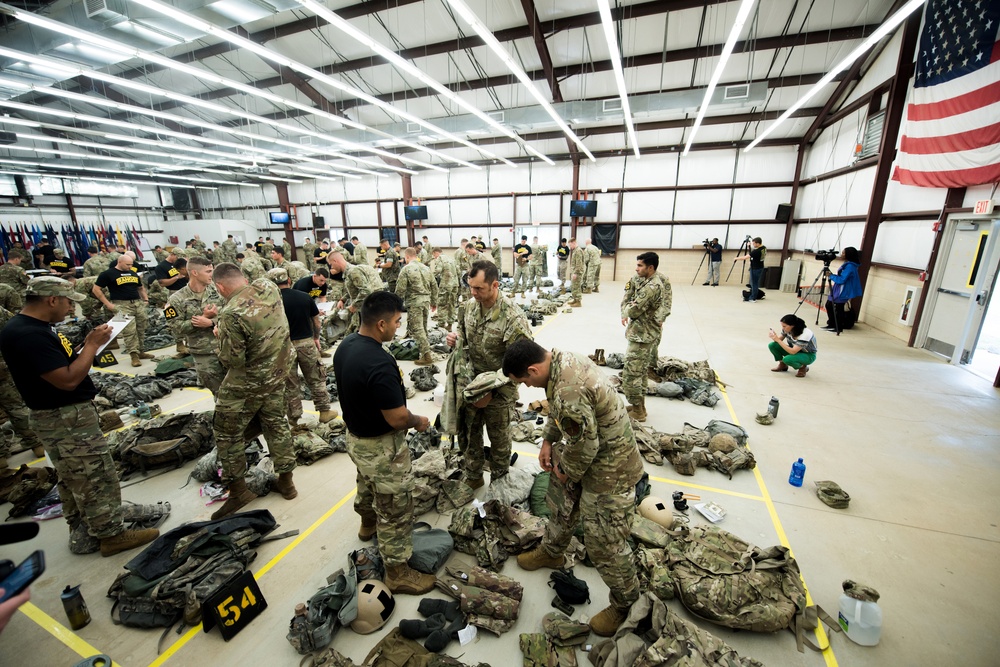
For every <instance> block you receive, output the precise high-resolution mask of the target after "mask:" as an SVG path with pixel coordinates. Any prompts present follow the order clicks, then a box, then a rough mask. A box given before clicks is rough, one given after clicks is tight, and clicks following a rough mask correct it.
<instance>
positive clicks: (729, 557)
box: [668, 526, 840, 651]
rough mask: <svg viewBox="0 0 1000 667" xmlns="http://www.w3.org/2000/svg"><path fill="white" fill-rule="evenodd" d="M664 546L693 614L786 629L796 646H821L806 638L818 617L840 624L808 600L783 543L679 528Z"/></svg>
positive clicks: (734, 624) (737, 625) (748, 626)
mask: <svg viewBox="0 0 1000 667" xmlns="http://www.w3.org/2000/svg"><path fill="white" fill-rule="evenodd" d="M677 533H678V536H679V539H677V540H675V541H674V542H673V543H671V545H670V546H669V547H668V558H669V560H670V569H671V574H672V575H673V578H674V585H675V590H676V593H677V598H678V599H679V600H680V601H681V603H683V605H684V606H685V607H686V608H687V610H688V611H690V612H691V613H692V614H693V615H695V616H697V617H698V618H702V619H704V620H707V621H711V622H712V623H717V624H719V625H723V626H726V627H728V628H734V629H737V630H750V631H753V632H776V631H778V630H784V629H789V630H791V631H792V632H793V633H794V634H795V638H796V645H797V646H798V649H799V651H802V645H803V643H807V644H809V646H810V647H811V648H813V649H815V650H820V649H818V648H817V647H816V646H814V645H813V644H812V642H810V641H809V640H808V639H807V638H806V637H805V631H806V630H810V629H814V628H815V627H816V625H817V622H818V619H822V620H823V622H824V623H827V624H828V625H830V626H831V629H833V630H834V631H836V632H839V630H840V629H839V627H836V626H837V623H836V621H834V620H833V619H832V618H830V617H829V616H828V615H827V614H826V612H824V611H823V610H822V609H820V608H819V607H809V606H807V604H806V592H805V587H804V585H803V583H802V579H801V575H800V574H799V566H798V563H796V562H795V559H794V558H793V557H792V555H791V553H790V552H789V550H788V549H787V548H786V547H783V546H773V547H769V548H767V549H762V548H760V547H756V546H754V545H752V544H750V543H749V542H746V541H744V540H743V539H741V538H739V537H737V536H736V535H733V534H732V533H730V532H727V531H725V530H722V529H719V528H715V527H713V526H705V527H701V526H695V527H691V528H681V529H680V530H678V531H677Z"/></svg>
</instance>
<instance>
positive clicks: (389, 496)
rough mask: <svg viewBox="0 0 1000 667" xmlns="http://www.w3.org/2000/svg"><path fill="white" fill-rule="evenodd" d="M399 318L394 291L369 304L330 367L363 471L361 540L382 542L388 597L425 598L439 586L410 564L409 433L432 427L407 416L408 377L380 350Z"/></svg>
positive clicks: (357, 503) (350, 444) (352, 451)
mask: <svg viewBox="0 0 1000 667" xmlns="http://www.w3.org/2000/svg"><path fill="white" fill-rule="evenodd" d="M402 312H403V301H402V299H400V298H399V297H398V296H396V295H395V294H393V293H391V292H375V293H374V294H372V295H370V296H369V297H368V298H367V299H365V301H364V303H363V304H362V306H361V329H360V330H359V331H358V332H357V333H352V334H351V335H349V336H348V337H347V338H345V339H344V341H343V342H342V343H341V344H340V345H339V346H338V347H337V352H336V353H335V354H334V355H333V368H334V373H335V374H336V376H337V391H338V393H339V394H340V406H341V407H342V408H343V409H344V422H345V423H346V424H347V453H348V454H349V455H350V456H351V460H352V461H354V465H355V466H357V469H358V493H357V495H356V496H355V497H354V511H355V512H357V513H358V515H359V516H360V517H361V529H360V531H359V532H358V538H359V539H361V540H364V541H367V540H370V539H372V538H373V537H375V536H376V534H377V535H378V547H379V552H380V553H381V554H382V560H383V561H384V562H385V585H386V586H387V587H388V588H389V590H390V591H392V592H393V593H409V594H412V595H420V594H422V593H426V592H428V591H430V590H431V589H432V588H434V583H435V581H436V579H435V577H433V576H432V575H429V574H423V573H420V572H417V571H416V570H414V569H412V568H411V567H410V566H409V564H408V563H407V561H409V559H410V556H411V555H412V553H413V541H412V531H413V495H412V491H413V476H412V474H411V469H410V449H409V448H408V447H407V446H406V431H407V430H408V429H411V428H414V429H416V430H417V431H420V432H423V431H426V430H427V429H428V427H430V422H429V421H428V419H427V417H419V416H417V415H415V414H413V413H412V412H410V411H409V409H407V407H406V392H405V390H404V389H403V374H402V372H401V371H400V370H399V365H398V364H397V363H396V360H395V359H394V358H393V357H392V355H391V354H389V353H388V352H387V351H386V350H385V348H384V347H382V345H383V343H388V342H389V341H391V340H392V339H393V336H395V335H396V330H397V329H398V328H399V324H400V322H401V321H402V318H403V316H402Z"/></svg>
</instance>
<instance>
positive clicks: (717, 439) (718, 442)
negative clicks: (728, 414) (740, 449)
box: [708, 433, 737, 454]
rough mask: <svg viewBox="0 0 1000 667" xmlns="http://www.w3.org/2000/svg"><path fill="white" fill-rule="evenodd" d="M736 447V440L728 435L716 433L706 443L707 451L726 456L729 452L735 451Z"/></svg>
mask: <svg viewBox="0 0 1000 667" xmlns="http://www.w3.org/2000/svg"><path fill="white" fill-rule="evenodd" d="M736 447H737V443H736V438H734V437H733V436H731V435H729V434H728V433H716V434H715V435H713V436H712V439H711V440H709V441H708V451H710V452H712V453H713V454H714V453H715V452H722V453H723V454H728V453H729V452H732V451H735V449H736Z"/></svg>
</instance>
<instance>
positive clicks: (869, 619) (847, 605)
mask: <svg viewBox="0 0 1000 667" xmlns="http://www.w3.org/2000/svg"><path fill="white" fill-rule="evenodd" d="M837 621H838V622H839V623H840V627H841V628H842V629H843V630H844V634H846V635H847V636H848V637H850V638H851V640H852V641H854V642H855V643H856V644H861V645H862V646H875V645H876V644H878V640H879V637H880V636H881V635H882V609H881V607H879V606H878V603H877V602H865V601H863V600H856V599H855V598H852V597H851V596H849V595H846V594H845V595H841V596H840V614H839V616H838V618H837Z"/></svg>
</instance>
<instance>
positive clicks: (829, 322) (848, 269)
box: [823, 248, 861, 333]
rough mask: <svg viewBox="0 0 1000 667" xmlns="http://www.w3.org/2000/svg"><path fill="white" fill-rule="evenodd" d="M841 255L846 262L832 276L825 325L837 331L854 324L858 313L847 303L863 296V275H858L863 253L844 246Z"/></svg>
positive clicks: (828, 328) (827, 328) (827, 329)
mask: <svg viewBox="0 0 1000 667" xmlns="http://www.w3.org/2000/svg"><path fill="white" fill-rule="evenodd" d="M841 257H842V258H843V260H844V263H843V264H841V266H840V268H839V269H837V273H835V274H833V275H831V276H830V297H829V298H828V299H827V300H826V326H825V327H823V329H824V330H825V331H835V332H837V333H840V332H841V331H843V330H844V329H850V328H852V327H853V326H854V320H855V319H857V318H856V314H855V312H854V311H853V310H847V304H848V302H849V301H850V300H851V299H854V298H857V297H859V296H861V277H860V276H859V275H858V266H859V265H860V264H861V255H860V254H859V253H858V249H857V248H844V252H843V253H842V254H841ZM827 271H829V268H827Z"/></svg>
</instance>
